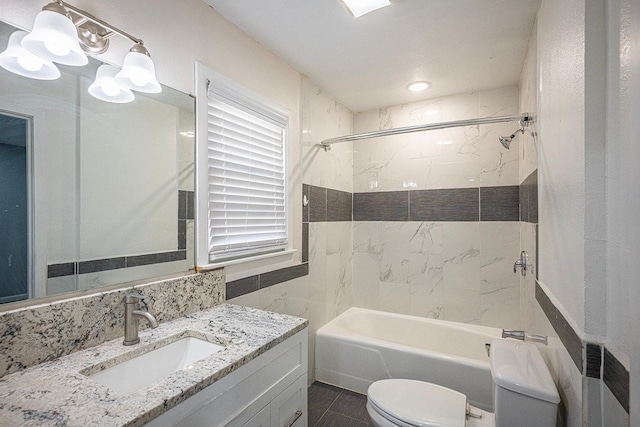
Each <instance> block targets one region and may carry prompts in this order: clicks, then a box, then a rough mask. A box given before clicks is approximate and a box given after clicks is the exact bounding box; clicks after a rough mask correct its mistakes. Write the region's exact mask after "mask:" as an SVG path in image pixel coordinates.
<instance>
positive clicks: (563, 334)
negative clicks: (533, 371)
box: [536, 282, 584, 372]
mask: <svg viewBox="0 0 640 427" xmlns="http://www.w3.org/2000/svg"><path fill="white" fill-rule="evenodd" d="M536 300H537V301H538V304H540V307H542V311H544V313H545V314H546V316H547V319H549V322H551V326H553V329H554V330H555V331H556V333H557V334H558V337H559V338H560V341H562V344H563V345H564V346H565V348H566V349H567V352H568V353H569V356H570V357H571V359H572V360H573V363H575V364H576V367H577V368H578V370H579V371H580V372H583V366H584V363H583V360H582V340H581V339H580V337H579V336H578V334H577V333H576V331H575V330H574V329H573V328H572V327H571V325H569V323H568V322H567V319H565V317H564V316H563V315H562V313H560V311H559V310H558V309H557V308H556V306H555V305H553V303H552V302H551V300H550V299H549V297H548V296H547V294H546V293H545V292H544V290H542V288H541V287H540V285H539V284H538V283H537V282H536Z"/></svg>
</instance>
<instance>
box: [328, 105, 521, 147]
mask: <svg viewBox="0 0 640 427" xmlns="http://www.w3.org/2000/svg"><path fill="white" fill-rule="evenodd" d="M515 121H520V122H521V123H520V124H521V125H522V126H526V125H528V124H529V123H530V122H531V121H533V118H532V117H531V115H530V114H528V113H525V114H520V115H517V116H499V117H483V118H479V119H468V120H457V121H453V122H442V123H431V124H425V125H416V126H406V127H400V128H391V129H381V130H375V131H372V132H364V133H356V134H353V135H345V136H338V137H336V138H329V139H324V140H322V141H321V142H320V144H321V145H322V146H323V147H324V151H329V150H331V145H332V144H337V143H340V142H349V141H358V140H361V139H369V138H376V137H379V136H388V135H399V134H403V133H413V132H423V131H427V130H437V129H447V128H454V127H462V126H474V125H484V124H489V123H505V122H515Z"/></svg>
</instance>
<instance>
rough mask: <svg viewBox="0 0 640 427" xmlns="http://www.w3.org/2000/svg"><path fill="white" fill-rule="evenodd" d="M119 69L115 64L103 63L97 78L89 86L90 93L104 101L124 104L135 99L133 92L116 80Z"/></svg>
mask: <svg viewBox="0 0 640 427" xmlns="http://www.w3.org/2000/svg"><path fill="white" fill-rule="evenodd" d="M118 71H119V70H118V69H117V68H116V67H114V66H113V65H109V64H103V65H101V66H100V67H99V68H98V71H97V72H96V79H95V81H94V82H93V83H91V86H89V94H90V95H91V96H93V97H94V98H97V99H100V100H102V101H107V102H114V103H116V104H124V103H127V102H131V101H133V100H134V99H135V96H134V94H133V92H131V91H130V90H129V89H127V88H126V87H122V86H121V85H119V84H118V83H117V82H116V79H115V77H116V74H117V73H118Z"/></svg>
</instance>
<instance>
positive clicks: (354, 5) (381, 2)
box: [339, 0, 391, 18]
mask: <svg viewBox="0 0 640 427" xmlns="http://www.w3.org/2000/svg"><path fill="white" fill-rule="evenodd" d="M339 1H340V3H342V6H343V7H344V8H345V9H347V12H349V14H351V16H353V17H354V18H359V17H361V16H362V15H364V14H366V13H369V12H373V11H374V10H377V9H380V8H382V7H385V6H389V5H390V4H391V2H390V1H389V0H339Z"/></svg>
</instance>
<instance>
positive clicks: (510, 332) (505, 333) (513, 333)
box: [502, 329, 548, 345]
mask: <svg viewBox="0 0 640 427" xmlns="http://www.w3.org/2000/svg"><path fill="white" fill-rule="evenodd" d="M502 338H514V339H517V340H521V341H534V342H538V343H540V344H544V345H548V339H547V337H546V336H545V335H538V334H527V333H526V332H525V331H519V330H516V329H503V330H502Z"/></svg>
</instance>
